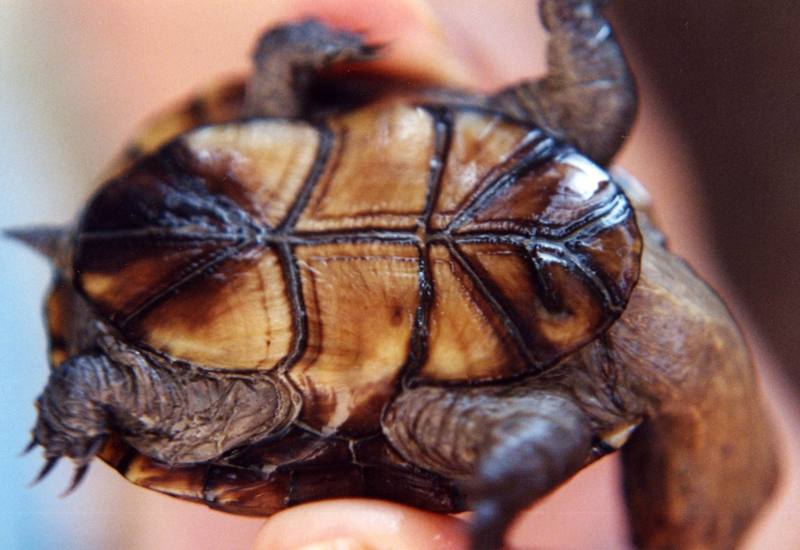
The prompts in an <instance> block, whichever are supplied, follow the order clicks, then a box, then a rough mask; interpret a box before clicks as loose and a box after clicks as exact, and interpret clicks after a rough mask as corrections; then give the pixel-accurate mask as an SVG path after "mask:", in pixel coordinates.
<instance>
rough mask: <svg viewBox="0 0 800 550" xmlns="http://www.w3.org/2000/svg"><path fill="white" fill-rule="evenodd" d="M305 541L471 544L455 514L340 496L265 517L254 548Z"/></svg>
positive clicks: (379, 546) (294, 547)
mask: <svg viewBox="0 0 800 550" xmlns="http://www.w3.org/2000/svg"><path fill="white" fill-rule="evenodd" d="M326 543H327V545H326ZM314 545H316V546H314ZM337 545H338V546H337ZM307 546H310V547H311V548H314V549H315V550H317V549H319V550H321V549H325V550H328V549H336V550H340V549H341V550H356V549H357V550H364V549H369V550H463V549H465V548H466V547H467V546H466V538H465V530H464V523H463V522H462V521H460V520H458V519H456V518H453V517H450V516H443V515H440V514H433V513H430V512H423V511H421V510H417V509H414V508H409V507H408V506H402V505H400V504H393V503H390V502H384V501H378V500H367V499H339V500H326V501H321V502H314V503H310V504H304V505H302V506H296V507H294V508H289V509H288V510H285V511H283V512H280V513H279V514H276V515H275V516H273V517H271V518H270V519H269V520H267V522H266V524H265V525H264V527H263V529H262V530H261V532H260V533H259V535H258V537H257V539H256V543H255V545H254V546H253V550H300V549H302V548H304V547H307Z"/></svg>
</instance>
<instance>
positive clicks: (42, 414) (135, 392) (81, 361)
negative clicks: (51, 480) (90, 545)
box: [31, 334, 299, 490]
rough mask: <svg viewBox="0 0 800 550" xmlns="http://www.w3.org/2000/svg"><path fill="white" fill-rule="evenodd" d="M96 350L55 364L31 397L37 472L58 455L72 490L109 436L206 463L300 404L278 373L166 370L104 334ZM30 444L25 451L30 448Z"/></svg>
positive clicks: (277, 425)
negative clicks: (69, 466)
mask: <svg viewBox="0 0 800 550" xmlns="http://www.w3.org/2000/svg"><path fill="white" fill-rule="evenodd" d="M98 341H99V349H98V350H97V351H96V352H91V353H84V354H80V355H75V356H73V357H71V358H69V359H68V360H66V361H64V362H63V363H62V364H61V365H59V366H58V368H55V369H54V370H53V371H52V373H51V375H50V379H49V380H48V383H47V386H46V387H45V390H44V392H43V393H42V395H41V396H40V397H39V399H38V400H37V408H38V410H39V415H38V418H37V422H36V426H35V427H34V429H33V442H32V447H33V446H36V445H40V446H41V447H42V448H43V449H44V454H45V458H46V459H47V463H46V465H45V468H44V469H43V470H42V473H41V474H40V476H39V478H41V477H44V475H46V474H47V472H48V471H49V470H50V469H51V468H52V466H53V465H54V464H55V462H56V461H58V460H59V459H60V458H61V457H64V456H66V457H69V458H71V459H72V460H73V462H74V463H75V465H76V467H77V470H76V474H75V477H74V479H73V483H72V486H71V487H70V489H69V490H72V489H73V488H74V487H75V486H77V484H78V483H79V482H80V480H81V477H82V476H83V474H84V473H85V471H86V467H87V466H88V464H89V462H90V461H91V459H92V458H93V457H94V455H95V454H96V453H97V452H98V451H100V449H101V448H102V446H103V444H104V443H105V441H106V439H107V438H108V436H109V434H110V433H112V432H115V433H120V434H123V435H124V436H125V439H126V441H127V442H128V443H130V444H131V445H132V446H133V447H134V448H136V449H137V450H138V451H139V452H141V453H143V454H145V455H147V456H149V457H152V458H155V459H157V460H159V461H161V462H164V463H166V464H168V465H170V466H177V465H183V464H193V463H201V462H206V461H210V460H212V459H215V458H217V457H219V456H221V455H223V454H224V453H225V452H226V451H228V450H230V449H232V448H234V447H239V446H242V445H246V444H248V443H251V442H253V441H255V440H258V439H261V438H263V437H265V436H266V435H268V434H272V433H279V432H280V430H281V429H283V428H284V427H286V426H288V425H289V423H290V422H291V421H292V420H293V419H294V418H295V417H296V414H297V411H298V410H299V403H298V400H297V398H296V395H295V392H293V391H292V390H291V389H290V388H289V385H288V384H287V383H286V382H285V381H283V380H282V379H280V378H279V377H278V376H271V375H269V374H264V375H259V376H255V377H253V376H237V375H235V374H227V373H214V372H209V371H200V370H197V369H183V370H179V369H174V368H165V367H163V366H160V365H159V364H158V363H157V360H156V359H154V358H147V357H145V356H144V355H143V354H142V353H140V352H139V351H136V350H134V349H131V348H128V347H127V346H125V345H124V344H123V343H121V342H120V341H118V340H116V339H115V338H114V337H113V336H111V335H108V334H107V335H101V336H100V337H99V338H98ZM32 447H31V448H32Z"/></svg>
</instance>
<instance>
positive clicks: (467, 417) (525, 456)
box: [384, 387, 591, 550]
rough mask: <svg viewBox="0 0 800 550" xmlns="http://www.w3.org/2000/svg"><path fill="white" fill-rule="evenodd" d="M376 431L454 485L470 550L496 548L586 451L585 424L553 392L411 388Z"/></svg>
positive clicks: (577, 412) (588, 438)
mask: <svg viewBox="0 0 800 550" xmlns="http://www.w3.org/2000/svg"><path fill="white" fill-rule="evenodd" d="M384 432H385V433H386V435H387V436H388V437H389V440H390V441H391V442H392V444H393V445H394V447H395V448H396V449H398V450H399V451H400V452H401V454H403V455H404V456H405V457H406V458H407V459H408V460H410V461H411V462H414V463H416V464H419V465H420V466H423V467H424V468H427V469H429V470H433V471H435V472H437V473H439V474H442V475H444V476H446V477H448V478H451V479H455V480H460V481H461V482H462V485H464V487H465V489H466V492H467V494H468V497H469V498H470V500H471V504H472V506H471V508H473V510H474V512H475V513H474V515H473V517H472V520H471V522H470V528H471V537H470V538H471V540H472V548H473V549H474V550H496V549H497V548H500V547H501V546H502V543H503V536H504V534H505V532H506V529H507V527H508V525H509V523H511V520H512V519H513V518H514V517H515V516H516V515H517V514H518V513H519V511H520V510H522V509H524V508H525V507H526V506H528V505H529V504H530V503H531V502H533V501H535V500H537V499H538V498H540V497H542V496H544V495H545V494H546V493H548V492H549V491H550V490H551V489H552V488H553V487H556V486H557V485H559V484H560V483H562V482H563V481H565V480H566V479H567V478H568V477H570V476H571V475H573V474H574V473H575V472H577V471H578V470H579V469H580V468H581V467H582V466H583V465H584V464H585V463H586V460H587V458H588V457H589V456H590V450H591V430H590V426H589V421H588V418H587V417H586V415H585V414H584V412H583V411H581V410H580V408H579V407H578V406H577V405H576V404H575V403H574V402H573V401H572V400H571V399H570V398H569V397H568V396H566V395H561V394H559V393H558V392H555V391H519V388H514V389H511V390H508V389H506V388H481V389H460V390H454V389H448V388H438V387H422V388H417V389H413V390H410V391H407V392H404V393H403V394H402V395H401V396H400V397H399V398H398V399H397V400H396V401H395V402H394V403H393V404H392V405H391V407H390V408H389V409H388V410H387V414H386V416H385V418H384Z"/></svg>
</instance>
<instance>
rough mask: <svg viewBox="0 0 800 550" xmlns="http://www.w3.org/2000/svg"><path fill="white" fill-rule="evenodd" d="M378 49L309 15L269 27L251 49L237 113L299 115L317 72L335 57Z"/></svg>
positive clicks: (369, 55)
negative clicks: (247, 76) (249, 73)
mask: <svg viewBox="0 0 800 550" xmlns="http://www.w3.org/2000/svg"><path fill="white" fill-rule="evenodd" d="M378 49H379V48H378V46H372V45H368V44H364V42H363V39H362V37H361V36H360V35H358V34H355V33H351V32H346V31H336V30H333V29H331V28H330V27H328V26H326V25H324V24H322V23H320V22H319V21H316V20H313V19H311V20H308V21H304V22H301V23H292V24H288V25H283V26H280V27H276V28H274V29H271V30H269V31H268V32H266V33H265V34H264V35H263V36H262V37H261V39H260V40H259V41H258V44H257V45H256V49H255V52H254V53H253V63H254V73H253V75H252V76H251V78H250V81H249V82H248V84H247V93H246V95H245V104H244V113H243V114H244V115H245V116H277V117H286V118H294V117H299V116H301V115H302V114H303V111H304V108H305V103H306V99H307V98H306V96H307V94H308V90H309V86H310V85H311V83H312V81H313V78H314V76H315V74H316V73H317V72H319V71H320V70H322V69H324V68H326V67H328V66H329V65H332V64H334V63H337V62H341V61H365V60H370V59H373V58H374V57H375V54H376V53H377V51H378Z"/></svg>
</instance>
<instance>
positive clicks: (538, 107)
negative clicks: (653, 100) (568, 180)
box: [490, 0, 636, 165]
mask: <svg viewBox="0 0 800 550" xmlns="http://www.w3.org/2000/svg"><path fill="white" fill-rule="evenodd" d="M607 3H608V2H607V0H541V1H540V3H539V12H540V17H541V20H542V24H543V25H544V27H545V29H546V30H547V31H548V33H549V34H550V40H549V42H548V45H547V64H548V73H547V74H546V75H545V76H544V77H542V78H539V79H536V80H526V81H523V82H520V83H518V84H515V85H512V86H509V87H508V88H505V89H503V90H501V91H500V92H498V93H497V94H495V95H494V96H493V97H491V98H490V103H491V104H492V105H493V106H494V107H496V108H498V109H500V110H502V111H505V112H508V113H509V114H512V115H513V116H516V117H518V118H521V119H524V120H531V121H532V122H534V123H536V124H537V125H539V126H541V127H542V128H544V129H545V130H546V131H548V132H550V133H551V134H554V135H556V136H558V137H560V138H562V139H564V140H566V141H568V142H570V143H572V144H573V145H575V146H577V147H578V149H580V150H581V151H582V152H583V153H585V154H587V155H588V156H589V157H591V158H592V160H594V161H595V162H598V163H599V164H602V165H606V164H608V162H609V161H610V160H611V158H612V157H613V156H614V154H615V153H616V152H617V150H618V149H619V148H620V146H621V145H622V142H623V140H624V139H625V137H626V136H627V134H628V131H629V130H630V127H631V124H632V123H633V118H634V116H635V114H636V86H635V83H634V80H633V76H632V74H631V72H630V70H629V68H628V64H627V62H626V61H625V57H624V55H623V54H622V50H621V49H620V47H619V44H618V43H617V40H616V38H615V37H614V33H613V32H612V30H611V27H610V25H609V24H608V21H606V19H605V18H604V17H603V15H602V13H601V12H600V9H601V8H602V7H603V6H604V5H605V4H607Z"/></svg>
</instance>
